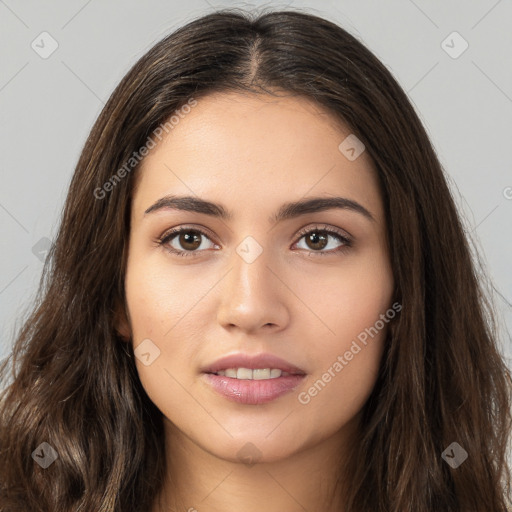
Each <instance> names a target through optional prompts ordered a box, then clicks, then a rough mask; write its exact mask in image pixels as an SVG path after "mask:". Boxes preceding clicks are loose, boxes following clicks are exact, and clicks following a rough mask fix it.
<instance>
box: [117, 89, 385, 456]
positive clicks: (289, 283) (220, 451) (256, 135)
mask: <svg viewBox="0 0 512 512" xmlns="http://www.w3.org/2000/svg"><path fill="white" fill-rule="evenodd" d="M350 133H351V132H350V130H349V129H348V128H346V127H344V126H343V125H341V124H340V123H339V122H336V121H335V120H334V118H332V117H331V116H330V115H329V113H328V112H326V111H324V110H322V109H321V108H320V107H318V106H315V105H314V104H313V103H311V102H310V101H309V100H307V99H304V98H299V97H280V98H276V97H273V96H261V95H242V94H237V93H225V94H220V93H215V94H212V95H210V96H207V97H205V98H201V99H200V100H199V101H198V102H197V105H196V106H194V107H193V108H191V109H190V112H189V113H187V114H186V115H183V116H182V117H181V118H180V120H179V123H177V124H175V125H174V128H173V129H172V130H170V131H169V134H168V135H167V136H166V137H165V138H164V139H163V140H162V141H161V143H159V144H158V145H157V146H156V147H155V148H154V149H152V150H151V151H150V153H149V154H148V156H147V157H146V158H145V160H144V161H143V163H142V167H141V169H140V172H139V174H138V176H137V185H136V188H135V193H134V198H133V202H132V211H131V232H130V239H129V255H128V261H127V269H126V304H127V316H126V321H125V322H124V323H121V324H120V326H119V330H120V332H122V333H124V334H125V335H129V336H130V337H131V339H132V342H133V345H134V348H135V353H136V355H137V357H136V365H137V370H138V373H139V376H140V380H141V382H142V385H143V387H144V389H145V390H146V392H147V394H148V396H149V397H150V399H151V400H152V401H153V402H154V403H155V405H156V406H157V407H158V408H159V409H160V410H161V411H162V413H163V415H164V419H165V422H166V425H167V426H168V427H172V429H173V431H174V432H176V433H177V435H183V437H184V438H187V440H188V442H192V443H193V444H194V446H196V447H199V448H201V449H203V450H206V451H207V452H209V453H211V454H214V455H216V456H218V457H220V458H223V459H226V460H233V461H236V460H239V459H240V450H241V448H242V447H245V448H244V449H247V445H246V443H249V442H250V443H252V444H253V445H254V446H255V447H256V450H257V454H258V455H257V456H258V457H259V458H260V460H261V461H264V460H268V461H271V460H278V459H282V458H285V457H288V456H291V455H293V454H294V453H297V452H299V451H300V450H304V449H307V448H310V447H313V446H314V445H316V444H318V443H320V442H324V441H328V440H329V439H334V438H336V437H337V436H341V435H342V433H343V431H344V429H346V428H348V427H347V426H348V425H349V424H350V423H351V421H352V420H354V418H356V417H357V415H358V413H359V412H360V410H361V408H362V407H363V405H364V403H365V401H366V400H367V398H368V396H369V394H370V392H371V390H372V388H373V386H374V384H375V380H376V377H377V373H378V368H379V365H380V360H381V356H382V351H383V345H384V339H385V334H386V329H387V320H385V319H384V317H386V318H388V317H387V316H386V315H387V313H386V312H387V311H389V308H390V307H391V300H392V291H393V276H392V272H391V267H390V261H389V253H388V247H387V240H386V226H385V222H384V211H383V202H382V198H381V195H380V191H379V186H378V181H377V176H376V171H375V169H374V167H373V163H372V161H371V159H370V157H369V155H368V154H367V153H366V152H364V151H363V152H362V154H361V155H360V156H358V157H357V158H355V159H354V158H353V155H352V154H351V153H353V152H350V151H349V152H348V153H346V152H342V150H340V149H339V148H338V146H339V145H340V143H342V141H344V139H345V138H346V137H347V136H348V135H349V134H350ZM349 140H350V139H349ZM356 154H357V153H356ZM347 155H349V156H351V157H352V158H348V157H347ZM170 196H173V197H177V196H191V197H193V198H194V199H196V200H204V201H209V202H212V203H216V204H217V205H221V207H222V209H223V210H225V211H226V212H227V213H228V214H229V215H230V216H229V217H228V216H226V217H221V216H219V215H216V214H215V215H214V214H213V213H218V211H217V210H216V209H215V208H213V209H212V208H206V207H203V208H199V211H194V208H192V207H191V206H190V202H189V203H188V205H189V206H188V207H187V208H188V209H186V210H184V209H180V208H179V207H178V206H179V205H176V204H174V205H173V204H172V203H171V202H170V201H169V198H170ZM164 198H167V199H164ZM312 198H315V199H331V200H333V199H334V198H344V199H348V200H350V201H351V203H350V202H348V203H347V202H346V201H345V202H344V203H341V206H343V207H333V206H332V204H331V206H330V207H328V208H325V207H324V208H319V209H316V208H313V207H312V208H310V209H304V208H303V209H300V208H296V209H295V212H291V213H295V215H281V216H279V218H278V219H277V220H276V219H275V218H274V217H275V216H276V215H277V214H278V213H279V212H281V213H282V210H281V208H282V207H283V205H284V204H286V203H294V202H303V201H308V200H310V199H312ZM184 204H185V203H184V202H182V203H181V206H183V205H184ZM317 205H318V203H317ZM347 205H348V206H347ZM313 206H314V205H313ZM365 212H366V213H365ZM289 213H290V211H289ZM179 229H183V232H182V233H181V234H180V233H175V232H173V230H179ZM363 340H364V341H363ZM358 348H359V349H358ZM262 353H266V354H271V355H274V356H277V357H279V358H281V359H283V360H285V361H286V362H288V363H289V364H291V365H294V366H295V367H297V368H299V369H301V370H302V371H303V375H302V376H299V377H297V376H295V377H293V376H292V377H283V376H281V377H277V378H276V379H275V380H273V379H269V376H268V374H266V373H265V372H260V373H259V374H258V375H259V376H260V377H261V380H260V379H254V380H252V381H248V380H234V379H233V378H232V377H212V376H211V375H207V374H206V373H203V371H202V370H203V369H205V368H207V367H208V366H210V365H211V364H212V363H214V362H215V361H217V360H218V359H220V358H223V357H225V356H229V355H232V354H246V355H249V356H257V355H260V354H262ZM228 366H229V367H231V365H228ZM236 366H237V367H242V366H243V365H242V364H237V365H236ZM268 366H271V367H273V366H275V367H276V368H277V369H278V368H279V366H278V364H277V363H273V364H269V365H268ZM268 366H267V365H260V366H258V367H261V368H266V367H268ZM257 373H258V372H254V373H253V377H254V376H255V375H256V374H257ZM244 375H245V376H247V374H244V373H243V371H242V372H241V373H240V372H239V376H241V377H243V376H244ZM274 375H276V373H275V372H274ZM214 380H215V382H217V383H218V386H220V387H221V388H223V389H224V390H225V392H226V393H228V395H230V396H229V397H228V396H226V395H225V394H223V393H221V392H219V391H218V390H217V388H216V387H215V385H213V384H212V382H213V381H214ZM258 381H259V382H258ZM277 381H279V383H277ZM226 382H227V384H226ZM276 388H279V390H280V393H281V394H280V393H278V392H277V391H276ZM247 390H248V391H247ZM262 393H270V395H269V394H267V395H265V396H266V397H267V398H266V401H265V399H264V398H263V397H262ZM269 397H270V398H269ZM272 397H273V398H272Z"/></svg>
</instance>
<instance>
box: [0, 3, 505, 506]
mask: <svg viewBox="0 0 512 512" xmlns="http://www.w3.org/2000/svg"><path fill="white" fill-rule="evenodd" d="M279 90H281V91H285V92H286V93H287V94H290V93H291V94H294V95H300V96H302V97H307V98H309V99H313V100H316V101H317V102H318V104H320V105H321V106H323V107H326V108H327V109H328V111H329V112H330V113H331V114H332V115H333V116H335V117H336V118H338V119H339V120H341V121H342V122H343V123H345V124H346V125H347V126H349V127H350V129H351V131H352V133H354V134H355V135H356V136H357V137H358V138H359V139H360V140H361V141H362V142H363V143H364V145H365V146H366V150H367V151H368V152H369V154H370V156H371V157H372V158H373V160H374V162H375V165H376V168H377V170H378V175H379V180H380V185H381V188H382V195H383V200H384V205H385V212H386V221H387V230H388V238H389V241H390V246H391V263H392V269H393V274H394V279H395V282H396V296H395V300H397V301H398V302H399V303H400V304H402V305H403V309H402V311H401V314H400V316H399V318H398V319H397V321H396V323H395V324H394V325H393V328H392V329H391V330H390V332H389V336H388V340H387V345H386V349H385V352H384V356H383V359H382V364H381V371H380V373H379V376H378V380H377V383H376V385H375V387H374V390H373V392H372V394H371V396H370V398H369V399H368V401H367V403H366V404H365V406H364V409H363V415H362V420H361V425H360V431H359V442H358V444H357V448H356V449H355V450H354V453H353V456H352V458H351V459H350V460H345V461H343V471H342V470H341V469H340V475H341V474H344V478H346V479H348V480H347V481H349V482H350V485H348V486H347V488H346V492H345V494H344V502H343V504H341V503H340V508H342V507H345V508H344V510H345V511H346V512H368V511H372V512H384V511H387V512H405V511H407V512H409V511H410V510H415V511H417V512H427V511H429V512H434V511H435V512H443V511H453V512H455V511H460V512H462V511H464V512H466V511H469V510H471V511H478V512H484V511H485V512H504V511H505V510H506V506H507V505H508V504H510V468H509V466H508V464H507V458H506V456H507V446H508V441H509V439H510V432H511V425H512V423H511V386H510V382H511V381H510V373H509V371H508V369H507V367H506V365H505V364H504V360H503V358H502V356H501V355H500V352H499V349H498V347H499V345H498V343H497V340H498V336H497V329H496V326H495V324H496V322H495V320H494V318H495V313H494V312H493V308H492V307H491V305H490V303H489V301H488V299H487V298H486V294H484V292H483V287H482V284H481V282H480V280H479V276H478V270H477V265H476V264H475V262H474V260H473V258H472V256H471V250H470V245H469V243H468V240H467V238H466V236H465V231H464V228H463V225H462V222H461V220H460V218H459V215H458V213H457V211H456V207H455V205H454V201H453V199H452V196H451V194H450V191H449V188H448V186H447V182H446V178H445V176H444V172H443V169H442V167H441V165H440V163H439V161H438V159H437V157H436V154H435V152H434V150H433V148H432V145H431V143H430V141H429V138H428V136H427V134H426V132H425V130H424V128H423V126H422V124H421V122H420V120H419V118H418V116H417V115H416V113H415V111H414V109H413V108H412V107H411V104H410V102H409V101H408V99H407V96H406V95H405V93H404V92H403V90H402V89H401V88H400V86H399V85H398V84H397V82H396V81H395V79H394V78H393V76H392V75H391V73H390V72H389V71H388V70H387V69H386V68H385V67H384V66H383V64H382V63H381V62H380V61H379V60H378V59H377V58H376V57H375V56H374V55H373V54H372V53H371V52H370V51H369V50H368V49H367V48H366V47H365V46H364V45H363V44H362V43H361V42H359V41H358V40H357V39H356V38H355V37H354V36H352V35H350V34H349V33H348V32H346V31H345V30H343V29H342V28H340V27H339V26H337V25H336V24H334V23H332V22H330V21H328V20H325V19H322V18H320V17H317V16H314V15H310V14H306V13H303V12H299V11H280V12H272V11H268V12H263V13H260V14H258V15H257V16H253V15H251V14H250V13H247V12H244V11H241V10H238V9H226V10H222V11H217V12H215V13H212V14H209V15H206V16H204V17H201V18H199V19H196V20H194V21H192V22H190V23H188V24H186V25H185V26H183V27H181V28H180V29H178V30H177V31H175V32H174V33H172V34H170V35H169V36H167V37H165V38H164V39H163V40H162V41H160V42H158V43H157V44H156V45H155V46H154V47H153V48H152V49H150V50H149V51H148V52H147V53H146V54H145V55H144V56H143V57H142V58H141V59H140V60H139V61H138V62H137V63H136V64H135V65H134V66H133V67H132V69H131V70H130V71H129V72H128V73H127V74H126V76H125V77H124V78H123V79H122V81H121V83H120V84H119V85H118V87H117V88H116V89H115V91H114V92H113V94H112V95H111V97H110V99H109V101H108V102H107V104H106V105H105V107H104V109H103V111H102V112H101V114H100V116H99V118H98V120H97V121H96V123H95V125H94V127H93V128H92V131H91V133H90V135H89V137H88V139H87V141H86V143H85V146H84V148H83V151H82V153H81V156H80V158H79V161H78V164H77V166H76V170H75V173H74V176H73V179H72V182H71V185H70V189H69V194H68V196H67V200H66V203H65V208H64V211H63V216H62V223H61V226H60V229H59V232H58V235H57V237H56V240H55V243H54V246H53V247H52V250H51V252H50V255H49V258H48V260H47V262H46V264H45V268H44V273H43V279H42V281H41V286H40V290H39V294H38V299H37V303H36V305H35V307H34V310H33V313H32V314H31V316H30V318H28V320H27V321H26V323H25V324H24V326H23V328H22V329H21V330H20V332H19V335H18V338H17V339H16V342H15V344H14V348H13V353H12V382H11V383H10V384H9V386H8V387H5V389H4V391H3V392H2V394H1V395H0V396H1V402H0V404H1V409H0V412H1V414H0V460H1V464H0V510H1V511H2V512H13V511H19V510H32V511H45V512H49V511H52V512H57V511H62V512H71V511H77V512H78V511H83V512H92V511H94V512H107V511H108V512H127V511H129V510H133V507H134V506H136V507H137V510H140V511H148V510H150V507H151V505H152V502H153V500H154V498H155V496H156V495H157V493H158V492H159V491H160V489H161V485H162V483H163V476H164V474H165V470H166V461H165V458H164V455H163V454H164V450H163V443H164V433H163V419H162V414H161V412H160V411H159V410H158V409H157V408H156V406H155V405H154V404H153V403H152V402H151V400H150V399H149V398H148V396H147V395H146V393H145V391H144V389H143V388H142V385H141V383H140V380H139V378H138V375H137V371H136V367H135V364H134V354H133V349H132V347H131V345H130V344H127V343H123V342H122V341H121V339H120V337H119V335H118V334H117V333H116V330H115V328H114V324H115V313H114V312H115V311H116V308H117V306H118V305H119V304H121V305H123V304H124V286H123V282H124V272H125V263H126V244H127V240H128V236H129V230H130V225H129V212H130V206H131V197H132V193H133V182H134V175H135V174H136V172H137V168H138V165H134V164H133V162H132V163H131V164H130V165H132V166H133V168H132V167H130V166H128V167H127V166H126V162H130V159H131V158H132V157H133V154H134V153H136V152H137V151H138V150H139V149H140V148H141V147H143V146H144V145H145V144H146V143H147V141H148V137H150V136H151V134H153V133H154V131H155V130H157V129H158V127H159V126H161V125H162V123H165V122H166V121H167V120H169V119H170V116H172V115H173V113H175V111H178V110H179V109H180V108H182V107H183V106H184V105H186V104H187V102H190V101H191V99H195V100H196V101H200V98H201V96H204V95H206V94H208V93H211V92H214V91H217V92H218V91H250V92H255V93H265V94H278V93H277V92H276V91H279ZM123 166H124V172H122V171H120V169H122V168H123ZM114 175H115V176H117V177H114ZM108 183H110V185H107V184H108ZM9 360H10V359H8V360H7V361H6V362H5V363H4V364H3V367H2V374H3V373H5V371H6V368H7V364H8V363H9ZM453 442H456V443H458V445H460V447H461V448H462V449H464V450H465V451H466V452H467V454H468V459H467V460H466V461H465V462H464V463H462V464H460V465H459V466H458V467H457V468H454V467H452V466H451V465H449V464H448V463H447V462H446V461H445V460H446V458H443V456H442V454H443V453H444V452H445V450H446V449H447V448H449V447H450V446H452V448H451V449H452V450H453V445H452V443H453ZM42 443H48V445H49V446H48V445H43V446H41V445H42ZM50 447H51V448H50ZM51 449H53V450H55V452H56V454H58V458H57V459H56V460H54V461H53V463H52V464H50V465H49V466H48V467H46V468H44V469H43V467H41V465H40V464H37V463H36V458H37V455H39V456H40V457H43V455H44V457H47V456H50V455H51V454H52V453H53V452H52V451H51ZM457 449H458V448H457ZM38 450H39V452H38ZM34 452H36V453H35V455H34ZM49 454H50V455H49ZM452 455H453V452H452ZM340 467H341V461H340Z"/></svg>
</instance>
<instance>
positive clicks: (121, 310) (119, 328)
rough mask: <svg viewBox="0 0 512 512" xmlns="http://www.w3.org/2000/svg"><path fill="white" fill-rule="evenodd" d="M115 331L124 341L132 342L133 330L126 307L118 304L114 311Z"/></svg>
mask: <svg viewBox="0 0 512 512" xmlns="http://www.w3.org/2000/svg"><path fill="white" fill-rule="evenodd" d="M114 329H115V330H116V332H117V334H119V336H120V337H121V338H122V339H123V341H127V342H128V341H130V340H131V337H132V330H131V327H130V321H129V320H128V315H127V314H126V307H125V305H124V304H120V303H118V304H117V305H116V307H115V310H114Z"/></svg>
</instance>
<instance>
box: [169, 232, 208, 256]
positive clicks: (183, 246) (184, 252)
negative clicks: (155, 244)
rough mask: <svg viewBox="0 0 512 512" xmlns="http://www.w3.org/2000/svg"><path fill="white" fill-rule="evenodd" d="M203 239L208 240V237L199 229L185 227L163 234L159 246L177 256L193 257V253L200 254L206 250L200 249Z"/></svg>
mask: <svg viewBox="0 0 512 512" xmlns="http://www.w3.org/2000/svg"><path fill="white" fill-rule="evenodd" d="M203 239H207V240H210V239H209V237H208V235H207V234H206V233H205V232H203V231H201V230H200V229H195V228H194V229H192V228H186V227H185V228H179V229H174V230H172V231H170V232H167V234H164V236H163V237H162V238H161V239H160V240H159V244H160V245H162V246H164V247H165V248H166V249H167V250H168V251H170V252H172V253H174V254H177V255H178V256H194V255H195V254H194V253H196V252H201V251H202V250H203V249H205V248H208V247H202V248H201V246H202V245H203ZM210 243H211V241H210ZM212 245H213V243H212ZM199 248H201V251H199V250H198V249H199Z"/></svg>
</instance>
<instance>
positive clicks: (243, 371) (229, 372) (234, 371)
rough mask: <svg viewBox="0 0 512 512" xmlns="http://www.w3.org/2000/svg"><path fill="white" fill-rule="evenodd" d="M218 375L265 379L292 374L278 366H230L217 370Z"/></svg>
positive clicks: (243, 378)
mask: <svg viewBox="0 0 512 512" xmlns="http://www.w3.org/2000/svg"><path fill="white" fill-rule="evenodd" d="M216 375H223V376H226V377H231V378H232V379H241V380H263V379H277V378H278V377H281V376H282V377H286V376H287V375H290V374H289V373H287V372H283V371H282V370H279V369H278V368H255V369H254V370H252V369H250V368H228V369H226V370H220V371H218V372H216Z"/></svg>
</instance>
